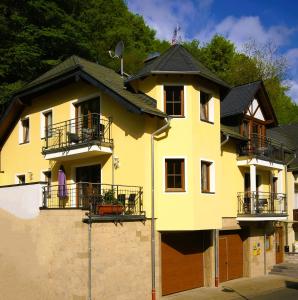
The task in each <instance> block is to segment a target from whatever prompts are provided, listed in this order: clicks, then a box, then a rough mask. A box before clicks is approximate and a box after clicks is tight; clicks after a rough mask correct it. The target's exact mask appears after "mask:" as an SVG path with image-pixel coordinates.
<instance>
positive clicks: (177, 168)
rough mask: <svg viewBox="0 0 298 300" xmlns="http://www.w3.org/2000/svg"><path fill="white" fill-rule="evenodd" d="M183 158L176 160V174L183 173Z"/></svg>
mask: <svg viewBox="0 0 298 300" xmlns="http://www.w3.org/2000/svg"><path fill="white" fill-rule="evenodd" d="M181 162H182V161H181V159H177V160H176V161H175V174H179V175H180V174H181Z"/></svg>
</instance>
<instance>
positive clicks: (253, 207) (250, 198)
mask: <svg viewBox="0 0 298 300" xmlns="http://www.w3.org/2000/svg"><path fill="white" fill-rule="evenodd" d="M238 215H285V216H286V215H287V197H286V194H283V193H266V192H245V193H238Z"/></svg>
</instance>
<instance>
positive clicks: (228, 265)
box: [219, 231, 243, 282]
mask: <svg viewBox="0 0 298 300" xmlns="http://www.w3.org/2000/svg"><path fill="white" fill-rule="evenodd" d="M240 277H243V241H242V237H241V233H240V232H239V231H238V232H237V231H223V232H220V234H219V281H220V282H224V281H227V280H232V279H236V278H240Z"/></svg>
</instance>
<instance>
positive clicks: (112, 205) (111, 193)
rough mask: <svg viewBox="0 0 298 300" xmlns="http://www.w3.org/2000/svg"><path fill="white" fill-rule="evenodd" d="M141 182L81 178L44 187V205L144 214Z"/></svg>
mask: <svg viewBox="0 0 298 300" xmlns="http://www.w3.org/2000/svg"><path fill="white" fill-rule="evenodd" d="M142 197H143V189H142V187H139V186H127V185H112V184H102V183H90V182H78V183H73V184H67V185H63V186H61V185H52V186H45V187H43V207H42V208H49V209H50V208H56V209H57V208H61V209H67V208H69V209H70V208H80V209H86V210H90V212H91V214H93V215H99V216H104V215H144V214H145V212H144V211H143V198H142Z"/></svg>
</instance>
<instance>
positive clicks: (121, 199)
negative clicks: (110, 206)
mask: <svg viewBox="0 0 298 300" xmlns="http://www.w3.org/2000/svg"><path fill="white" fill-rule="evenodd" d="M125 199H126V195H125V194H118V196H117V203H118V204H121V205H123V206H124V207H125Z"/></svg>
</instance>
